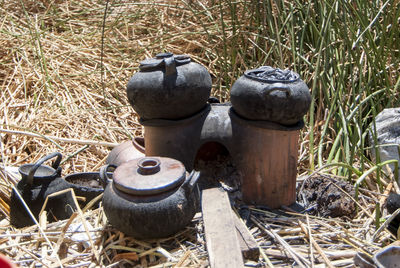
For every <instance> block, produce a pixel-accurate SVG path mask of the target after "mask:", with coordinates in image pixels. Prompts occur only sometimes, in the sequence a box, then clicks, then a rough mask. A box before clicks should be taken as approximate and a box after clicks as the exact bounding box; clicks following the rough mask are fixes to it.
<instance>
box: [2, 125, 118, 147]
mask: <svg viewBox="0 0 400 268" xmlns="http://www.w3.org/2000/svg"><path fill="white" fill-rule="evenodd" d="M1 132H2V133H8V134H14V135H25V136H28V137H34V138H39V139H42V140H48V141H52V140H54V141H59V142H65V143H75V144H83V145H97V146H104V147H116V146H118V143H114V142H105V141H94V140H78V139H69V138H61V137H56V136H46V135H40V134H36V133H32V132H26V131H19V130H9V129H3V128H0V133H1Z"/></svg>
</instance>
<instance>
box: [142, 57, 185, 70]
mask: <svg viewBox="0 0 400 268" xmlns="http://www.w3.org/2000/svg"><path fill="white" fill-rule="evenodd" d="M168 58H172V59H173V60H174V61H175V65H176V66H179V65H183V64H187V63H189V62H190V61H191V59H190V57H189V56H188V55H174V54H172V53H170V52H163V53H158V54H157V55H156V57H155V58H150V59H145V60H143V61H141V62H140V65H139V69H140V71H144V72H147V71H156V70H163V69H165V67H164V66H165V59H168Z"/></svg>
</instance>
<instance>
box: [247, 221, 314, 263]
mask: <svg viewBox="0 0 400 268" xmlns="http://www.w3.org/2000/svg"><path fill="white" fill-rule="evenodd" d="M251 220H252V222H254V223H255V224H256V225H257V226H258V228H260V229H261V230H262V231H263V232H264V233H266V234H267V235H269V236H270V237H271V238H273V239H275V240H276V241H277V242H278V243H279V244H281V245H282V247H283V248H284V249H286V250H287V252H288V253H289V255H290V256H291V257H292V259H293V260H294V261H295V262H296V263H297V264H298V265H299V266H300V267H304V268H305V267H308V266H310V263H309V262H308V261H307V260H305V259H304V258H303V257H302V256H300V255H299V254H298V253H296V252H295V251H294V250H293V249H292V247H291V246H290V245H289V244H288V243H287V242H286V241H285V240H284V239H283V238H282V237H280V236H279V235H278V234H277V233H276V232H274V231H273V230H268V229H267V228H265V227H264V226H263V225H262V224H261V223H260V222H259V221H258V220H257V219H256V218H255V217H253V216H251Z"/></svg>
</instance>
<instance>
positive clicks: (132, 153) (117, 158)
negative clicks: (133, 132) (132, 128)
mask: <svg viewBox="0 0 400 268" xmlns="http://www.w3.org/2000/svg"><path fill="white" fill-rule="evenodd" d="M144 150H145V149H144V138H142V137H135V138H133V139H132V140H131V141H125V142H123V143H121V144H120V145H118V146H117V147H115V148H114V149H112V150H111V152H110V153H109V155H108V156H107V159H106V164H107V165H115V166H119V165H121V164H122V163H124V162H127V161H129V160H132V159H136V158H140V157H144V156H145V154H144Z"/></svg>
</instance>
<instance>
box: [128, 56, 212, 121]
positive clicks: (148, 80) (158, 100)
mask: <svg viewBox="0 0 400 268" xmlns="http://www.w3.org/2000/svg"><path fill="white" fill-rule="evenodd" d="M139 69H140V71H139V72H137V73H136V74H135V75H134V76H132V78H131V79H130V81H129V83H128V86H127V94H128V99H129V102H130V103H131V105H132V107H133V108H134V109H135V111H136V112H137V113H138V115H139V116H140V117H141V118H142V119H154V118H164V119H180V118H185V117H188V116H191V115H193V114H195V113H197V112H199V111H200V110H201V109H202V108H204V106H205V105H206V103H207V99H208V97H209V96H210V91H211V76H210V74H209V73H208V71H207V70H206V68H204V67H203V66H202V65H200V64H197V63H194V62H192V61H191V59H190V57H189V56H186V55H174V54H172V53H160V54H158V55H157V56H156V58H152V59H146V60H144V61H142V62H141V63H140V66H139Z"/></svg>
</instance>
